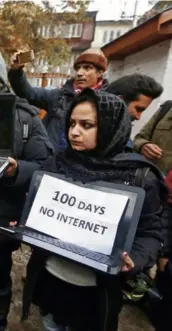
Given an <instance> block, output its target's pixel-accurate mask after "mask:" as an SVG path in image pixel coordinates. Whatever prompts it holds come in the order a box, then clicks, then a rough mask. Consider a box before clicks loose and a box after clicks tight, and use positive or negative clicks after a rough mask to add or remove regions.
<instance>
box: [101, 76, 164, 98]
mask: <svg viewBox="0 0 172 331" xmlns="http://www.w3.org/2000/svg"><path fill="white" fill-rule="evenodd" d="M107 92H109V93H111V94H115V95H117V96H121V97H122V98H123V100H124V101H125V102H126V103H130V102H131V101H134V100H137V99H138V97H139V95H140V94H143V95H146V96H147V97H151V98H152V99H156V98H158V97H159V96H160V95H161V94H162V92H163V87H162V86H161V84H159V83H158V82H156V81H155V79H153V78H152V77H149V76H146V75H141V74H133V75H127V76H123V77H121V78H119V79H117V80H116V81H114V82H112V83H111V84H110V85H109V87H108V89H107Z"/></svg>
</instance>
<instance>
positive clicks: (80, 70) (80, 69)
mask: <svg viewBox="0 0 172 331" xmlns="http://www.w3.org/2000/svg"><path fill="white" fill-rule="evenodd" d="M83 75H84V70H83V68H79V69H78V71H77V76H78V77H81V76H83Z"/></svg>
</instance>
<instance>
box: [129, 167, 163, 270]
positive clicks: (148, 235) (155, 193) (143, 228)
mask: <svg viewBox="0 0 172 331" xmlns="http://www.w3.org/2000/svg"><path fill="white" fill-rule="evenodd" d="M161 187H162V186H161V182H160V180H159V179H158V178H157V177H156V176H155V175H154V174H153V173H152V172H151V171H149V172H148V174H147V178H146V180H145V187H144V189H145V193H146V196H145V201H144V205H143V209H142V213H141V218H140V220H139V224H138V228H137V232H136V236H135V239H134V242H133V247H132V251H131V253H130V256H131V258H132V260H133V261H134V263H135V269H134V270H133V271H132V273H133V272H134V273H135V272H139V271H141V270H143V269H144V268H149V267H151V266H152V265H154V263H155V262H156V259H157V257H158V254H159V252H160V249H161V245H162V241H163V238H162V231H161V221H160V214H161V211H162V207H161Z"/></svg>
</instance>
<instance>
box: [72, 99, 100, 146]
mask: <svg viewBox="0 0 172 331" xmlns="http://www.w3.org/2000/svg"><path fill="white" fill-rule="evenodd" d="M68 139H69V141H70V144H71V147H72V148H73V149H75V150H77V151H85V150H92V149H94V148H95V147H96V145H97V112H96V108H95V106H94V105H93V104H91V103H90V102H87V101H86V102H83V103H80V104H78V105H77V106H76V107H75V108H74V109H73V111H72V114H71V118H70V127H69V131H68Z"/></svg>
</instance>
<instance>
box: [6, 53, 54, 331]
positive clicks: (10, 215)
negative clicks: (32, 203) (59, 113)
mask: <svg viewBox="0 0 172 331" xmlns="http://www.w3.org/2000/svg"><path fill="white" fill-rule="evenodd" d="M0 79H1V81H2V82H4V85H3V93H8V91H9V89H8V88H7V87H6V85H5V83H6V82H7V72H6V67H5V62H4V61H3V59H2V58H1V57H0ZM1 91H2V89H0V93H1ZM37 115H38V111H37V109H36V108H34V107H32V106H30V105H29V104H28V102H27V101H26V100H22V99H19V98H17V101H16V114H15V126H14V151H13V152H14V155H13V156H14V157H16V158H20V159H21V160H25V161H23V162H24V163H25V165H26V167H25V170H26V174H25V175H28V176H29V178H30V176H31V173H30V170H31V169H32V168H33V166H34V167H35V169H36V168H39V167H40V164H41V162H43V161H44V160H46V159H47V158H48V157H49V156H51V155H52V154H53V147H52V145H51V143H50V141H49V138H48V135H47V132H46V130H45V128H44V126H43V124H42V122H41V120H40V119H39V118H38V117H37ZM23 125H27V126H28V137H25V139H24V136H23ZM26 161H30V162H26ZM25 197H26V194H25V191H24V190H23V189H22V188H12V187H11V186H8V185H6V181H5V180H4V178H3V177H2V178H1V179H0V226H8V225H9V222H10V221H19V219H20V216H21V212H22V209H23V205H24V202H25ZM19 245H20V243H18V242H16V241H13V240H11V239H8V238H7V237H6V236H4V235H3V234H0V330H1V331H3V330H5V328H6V325H7V315H8V311H9V306H10V301H11V294H12V291H11V285H12V284H11V277H10V273H11V267H12V252H13V251H14V250H16V249H17V248H18V247H19Z"/></svg>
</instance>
